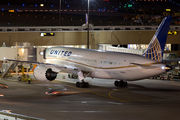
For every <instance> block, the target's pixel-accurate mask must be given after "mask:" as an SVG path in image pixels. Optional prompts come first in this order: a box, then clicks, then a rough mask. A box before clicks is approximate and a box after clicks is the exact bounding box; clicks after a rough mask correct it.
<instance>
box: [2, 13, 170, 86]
mask: <svg viewBox="0 0 180 120" xmlns="http://www.w3.org/2000/svg"><path fill="white" fill-rule="evenodd" d="M171 18H172V16H167V17H165V18H164V19H163V20H162V22H161V24H160V26H159V27H158V29H157V31H156V33H155V34H154V36H153V38H152V39H151V41H150V43H149V46H148V48H147V49H146V50H145V52H144V54H143V55H141V56H140V55H135V54H130V53H120V52H109V51H101V50H92V49H80V48H68V47H52V48H47V49H46V50H45V51H44V58H45V59H46V62H45V63H39V62H32V61H18V60H10V59H6V60H8V61H15V62H30V63H35V64H39V65H38V66H37V67H36V68H35V69H34V72H33V75H34V77H35V78H36V79H37V80H41V81H53V80H55V79H56V77H57V74H58V73H59V72H60V71H61V70H62V69H66V70H68V71H69V72H71V73H72V74H75V75H78V78H79V81H78V82H76V87H80V88H87V87H89V83H88V82H85V78H86V77H91V78H102V79H112V80H114V79H116V81H115V82H114V85H115V86H117V87H126V86H127V81H135V80H140V79H145V78H148V77H152V76H156V75H159V74H162V73H164V72H166V71H168V70H170V69H171V68H170V67H169V66H166V64H163V63H162V62H161V61H162V57H163V52H164V46H165V43H166V39H167V33H168V30H169V26H170V22H171Z"/></svg>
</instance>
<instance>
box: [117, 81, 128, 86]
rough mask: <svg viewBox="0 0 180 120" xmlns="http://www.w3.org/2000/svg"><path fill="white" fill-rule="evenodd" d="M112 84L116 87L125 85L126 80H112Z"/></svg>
mask: <svg viewBox="0 0 180 120" xmlns="http://www.w3.org/2000/svg"><path fill="white" fill-rule="evenodd" d="M114 85H115V86H116V87H127V82H124V81H123V80H120V81H117V80H116V81H115V82H114Z"/></svg>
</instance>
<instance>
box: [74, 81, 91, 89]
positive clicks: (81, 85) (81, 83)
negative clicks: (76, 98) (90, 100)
mask: <svg viewBox="0 0 180 120" xmlns="http://www.w3.org/2000/svg"><path fill="white" fill-rule="evenodd" d="M76 87H79V88H88V87H89V83H88V82H76Z"/></svg>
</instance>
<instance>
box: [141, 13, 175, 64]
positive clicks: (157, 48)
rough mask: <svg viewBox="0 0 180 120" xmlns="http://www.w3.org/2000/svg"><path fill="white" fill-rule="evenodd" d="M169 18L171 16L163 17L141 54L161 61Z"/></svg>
mask: <svg viewBox="0 0 180 120" xmlns="http://www.w3.org/2000/svg"><path fill="white" fill-rule="evenodd" d="M171 18H172V16H167V17H165V18H164V19H163V21H162V22H161V24H160V26H159V27H158V29H157V31H156V33H155V34H154V36H153V38H152V39H151V41H150V43H149V45H148V48H147V49H146V50H145V52H144V53H143V56H145V57H147V58H150V59H153V60H156V61H159V62H160V61H162V58H163V52H164V47H165V44H166V39H167V33H168V31H169V26H170V22H171Z"/></svg>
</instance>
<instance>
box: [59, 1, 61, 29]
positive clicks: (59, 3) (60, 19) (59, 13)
mask: <svg viewBox="0 0 180 120" xmlns="http://www.w3.org/2000/svg"><path fill="white" fill-rule="evenodd" d="M59 26H61V0H59Z"/></svg>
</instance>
